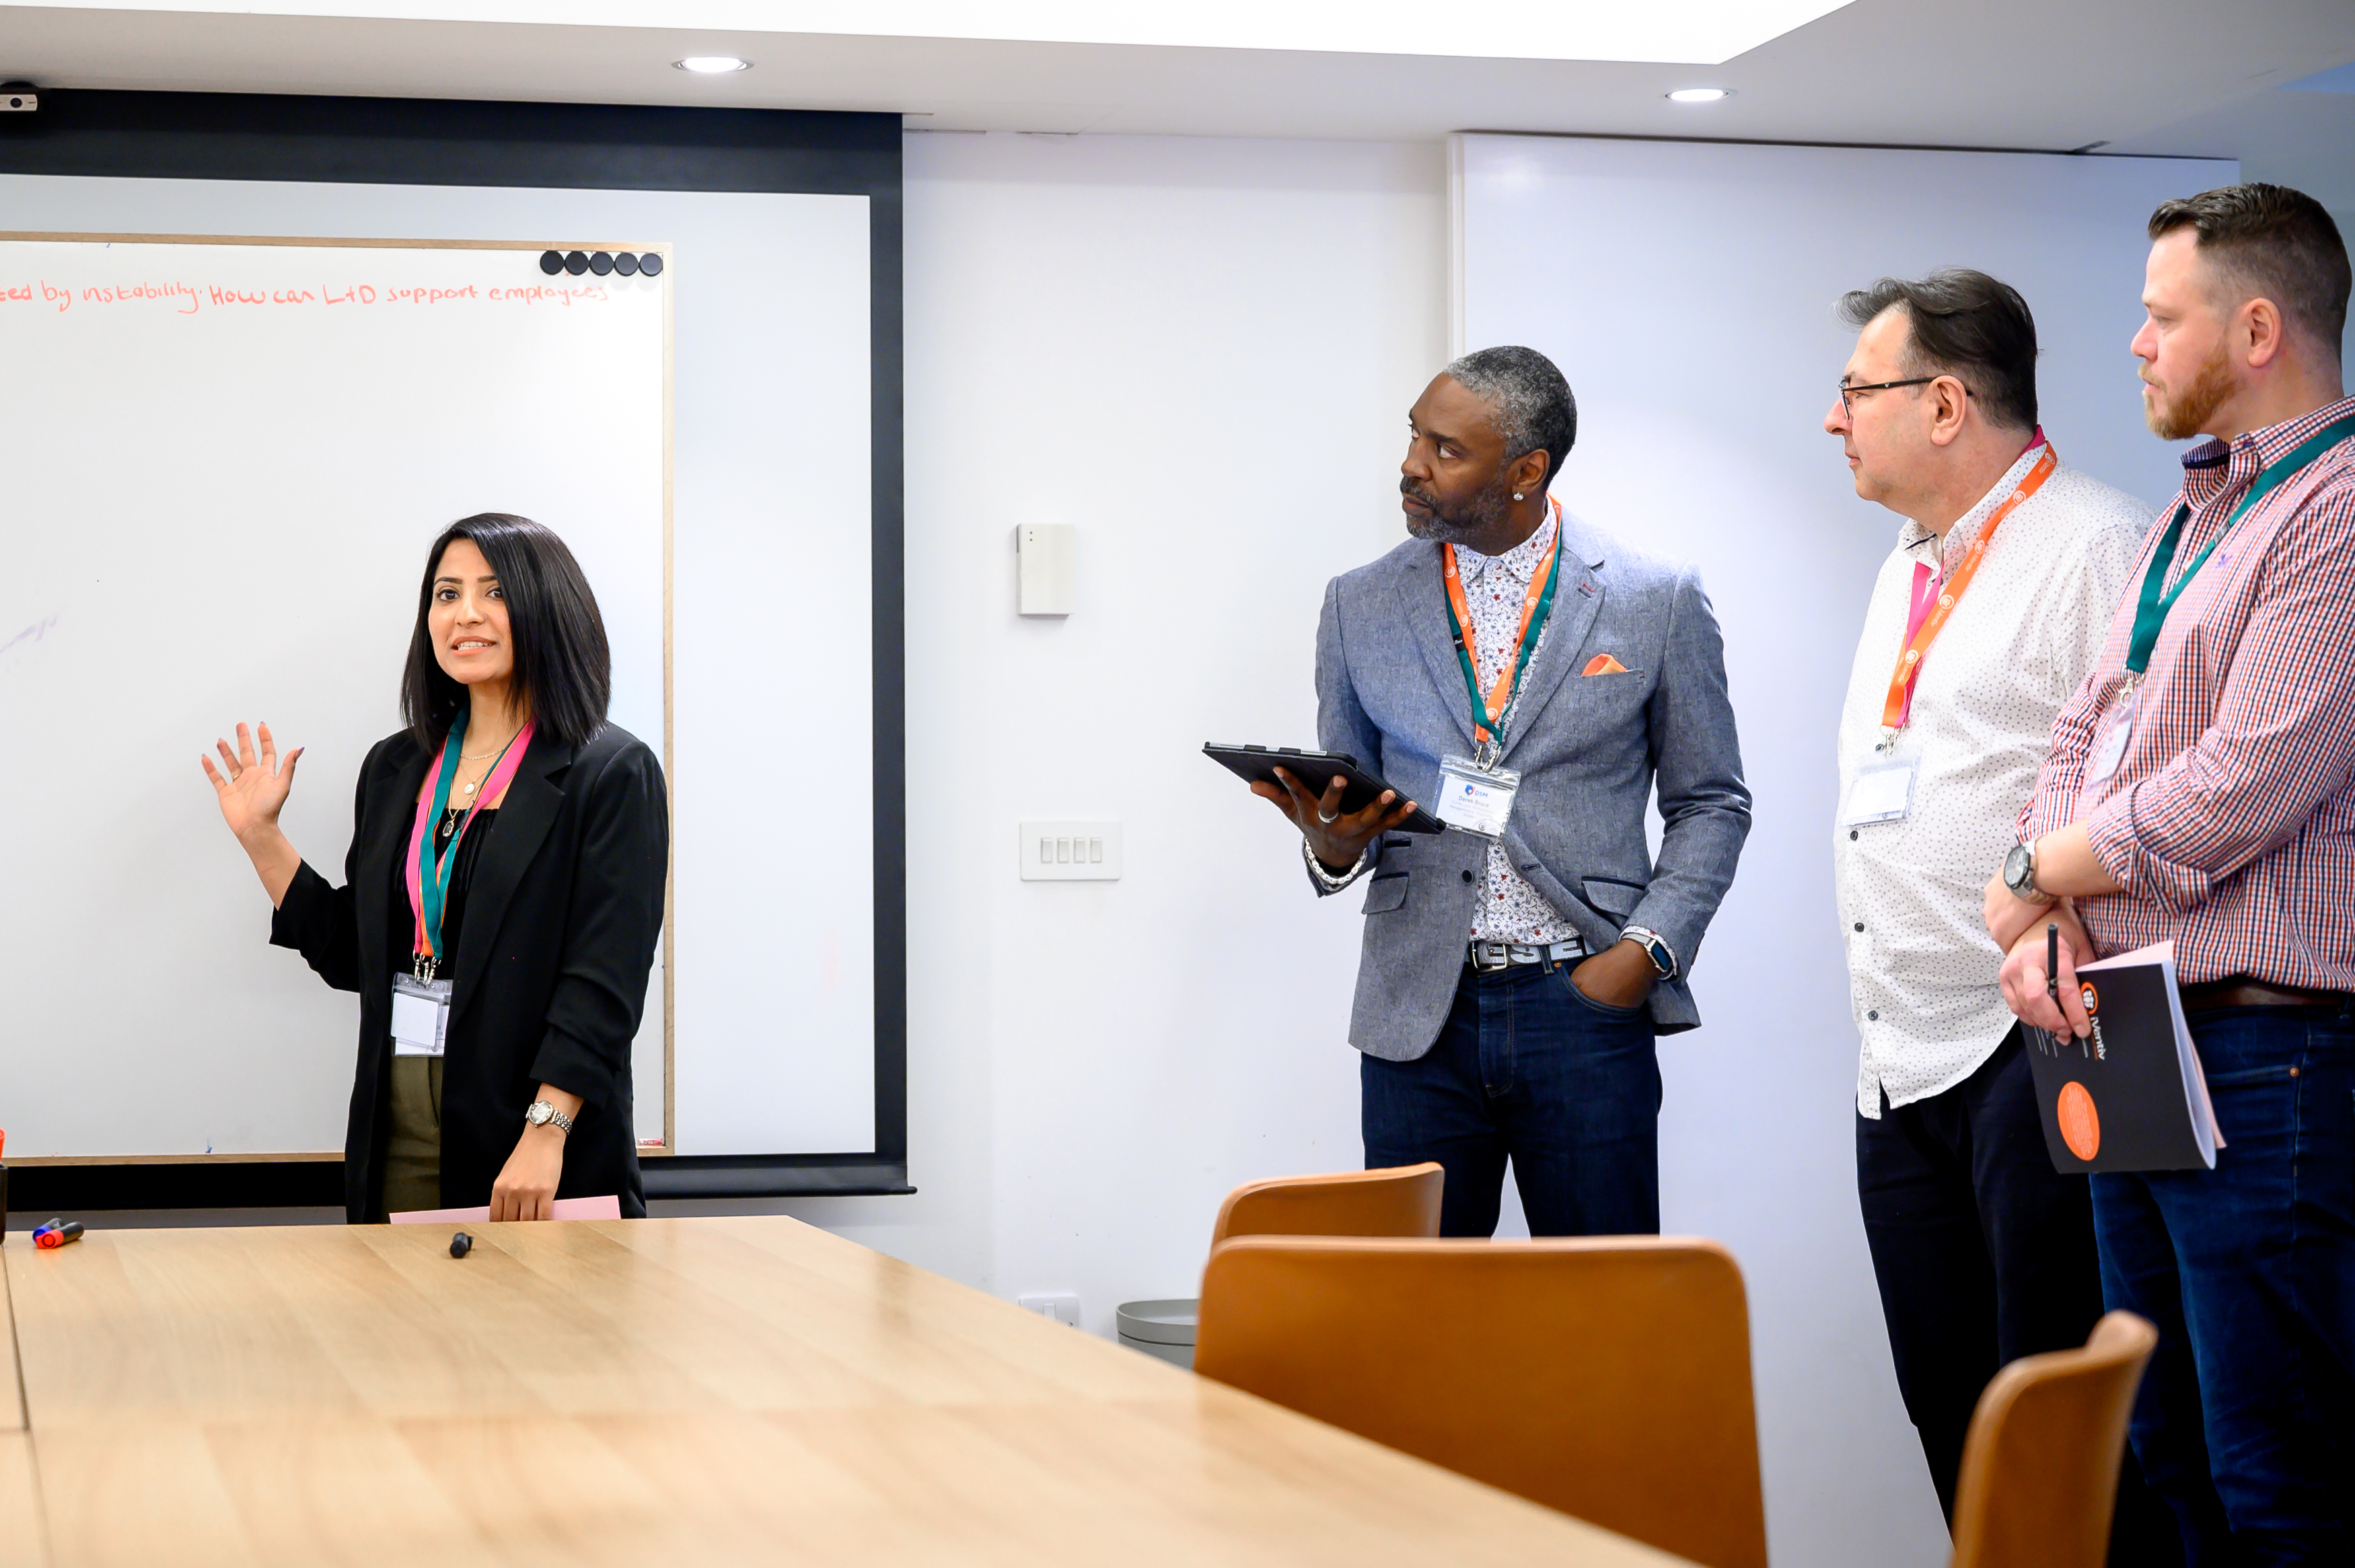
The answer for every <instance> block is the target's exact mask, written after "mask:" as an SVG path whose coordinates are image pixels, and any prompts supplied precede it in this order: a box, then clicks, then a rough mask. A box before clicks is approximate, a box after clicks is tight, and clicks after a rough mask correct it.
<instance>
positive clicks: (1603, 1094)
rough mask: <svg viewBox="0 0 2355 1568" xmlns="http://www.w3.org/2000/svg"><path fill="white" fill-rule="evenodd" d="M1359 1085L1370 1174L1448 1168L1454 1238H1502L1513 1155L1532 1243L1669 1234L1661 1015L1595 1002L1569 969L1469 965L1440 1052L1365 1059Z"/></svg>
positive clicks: (1446, 1210)
mask: <svg viewBox="0 0 2355 1568" xmlns="http://www.w3.org/2000/svg"><path fill="white" fill-rule="evenodd" d="M1359 1088H1360V1094H1361V1101H1360V1104H1361V1117H1362V1124H1363V1127H1364V1131H1365V1139H1366V1168H1367V1169H1368V1170H1369V1171H1370V1170H1378V1169H1380V1168H1382V1167H1384V1166H1391V1165H1412V1164H1416V1163H1418V1162H1420V1161H1422V1160H1437V1161H1439V1163H1440V1164H1441V1165H1443V1166H1444V1167H1446V1170H1447V1182H1446V1186H1445V1187H1444V1189H1443V1190H1442V1193H1441V1198H1440V1211H1439V1228H1440V1234H1443V1235H1451V1236H1486V1235H1493V1234H1496V1230H1497V1204H1498V1202H1500V1201H1501V1200H1502V1198H1503V1196H1504V1185H1505V1162H1506V1160H1508V1159H1509V1160H1511V1161H1512V1166H1513V1181H1514V1184H1515V1185H1516V1186H1517V1187H1518V1188H1519V1190H1520V1194H1521V1209H1522V1211H1523V1212H1524V1213H1526V1214H1527V1215H1528V1216H1529V1234H1531V1235H1540V1236H1582V1235H1634V1234H1646V1235H1652V1234H1658V1232H1659V1229H1660V1159H1659V1147H1660V1140H1659V1116H1660V1064H1659V1058H1658V1056H1657V1054H1655V1053H1654V1051H1653V1047H1652V1021H1651V1017H1650V1014H1649V1013H1648V1012H1646V1010H1645V1009H1643V1008H1631V1007H1606V1006H1604V1004H1603V1003H1601V1002H1598V1001H1589V1000H1588V999H1587V998H1586V996H1585V995H1584V994H1583V993H1582V992H1581V991H1579V990H1578V988H1577V987H1575V986H1573V985H1572V984H1571V983H1570V966H1568V965H1566V964H1553V963H1543V964H1515V965H1513V966H1512V967H1510V968H1509V969H1493V970H1486V971H1483V970H1477V969H1471V968H1469V967H1468V966H1467V967H1466V968H1465V971H1464V977H1463V980H1462V981H1461V983H1460V984H1458V985H1457V987H1456V990H1455V1005H1454V1006H1453V1007H1452V1008H1450V1009H1449V1010H1448V1014H1447V1022H1446V1023H1445V1025H1444V1026H1443V1027H1442V1028H1441V1030H1440V1032H1439V1038H1438V1040H1437V1041H1435V1042H1434V1043H1433V1045H1432V1047H1431V1049H1430V1050H1429V1051H1427V1052H1425V1053H1424V1054H1423V1055H1421V1056H1419V1057H1417V1058H1415V1059H1414V1060H1413V1061H1412V1062H1385V1061H1382V1060H1380V1059H1379V1058H1377V1057H1373V1056H1367V1057H1364V1058H1362V1059H1361V1064H1360V1066H1359Z"/></svg>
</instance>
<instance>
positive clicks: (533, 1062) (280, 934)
mask: <svg viewBox="0 0 2355 1568" xmlns="http://www.w3.org/2000/svg"><path fill="white" fill-rule="evenodd" d="M429 760H430V758H428V756H427V755H426V754H425V753H423V752H421V751H420V750H419V748H418V747H417V744H416V742H415V741H413V740H411V739H410V736H409V735H408V733H407V732H406V731H403V732H402V733H400V734H399V735H395V736H389V738H387V739H385V740H382V741H379V742H378V743H377V745H376V746H375V747H374V748H372V749H371V750H370V751H369V752H368V759H367V760H366V761H365V762H363V763H362V764H361V765H360V778H359V789H358V800H357V802H356V805H355V810H354V811H353V821H354V823H355V824H356V826H355V831H354V832H353V835H352V844H351V849H350V851H349V852H348V853H346V855H345V857H344V885H343V886H341V887H335V886H331V885H328V883H327V880H326V878H325V877H323V876H321V875H320V874H318V872H317V871H316V870H314V868H313V867H312V866H311V865H310V864H309V863H304V865H303V866H302V868H301V869H299V870H298V871H296V873H295V874H294V881H293V885H290V886H289V887H288V888H287V890H286V896H285V897H284V899H283V900H282V901H281V902H280V904H279V906H278V909H277V912H276V914H275V915H274V916H272V920H271V924H270V939H271V940H272V942H273V943H275V944H277V945H278V946H280V947H284V948H296V949H298V950H300V951H301V953H302V954H303V957H304V959H307V960H308V961H309V963H310V965H311V967H312V968H313V969H316V970H317V971H318V972H319V975H320V976H321V978H322V979H324V980H326V982H327V983H328V984H329V985H332V986H334V987H336V989H337V990H339V991H357V992H358V993H359V999H360V1028H359V1043H358V1060H357V1070H356V1072H355V1073H354V1075H353V1080H352V1104H351V1118H350V1121H349V1123H348V1126H347V1128H346V1133H345V1138H344V1208H345V1213H346V1215H347V1216H348V1217H349V1218H350V1219H352V1220H353V1221H354V1222H356V1223H357V1222H358V1221H361V1220H368V1219H381V1218H383V1215H382V1213H381V1212H380V1202H379V1200H380V1192H379V1189H380V1187H381V1184H382V1181H383V1176H384V1151H385V1142H386V1139H387V1134H388V1132H389V1121H388V1111H387V1107H388V1105H389V1100H390V1094H389V1086H390V1079H391V1074H392V1040H391V1036H392V977H393V975H394V974H395V973H399V972H406V971H407V969H408V967H409V954H410V947H411V943H412V939H413V936H414V917H413V916H411V914H410V908H409V895H408V891H407V883H406V877H405V875H404V874H403V872H402V868H401V865H400V860H401V856H402V855H403V854H404V853H406V852H407V850H408V848H409V834H410V828H411V827H412V825H413V824H414V823H415V822H416V820H417V793H418V790H419V789H420V788H421V786H422V785H423V783H424V781H425V769H426V765H427V763H428V761H429ZM492 828H496V831H485V830H486V829H492ZM669 855H670V821H669V805H668V801H667V799H666V794H665V791H664V787H663V776H662V765H661V764H660V763H658V762H657V761H655V755H654V753H653V752H652V751H650V750H648V749H647V748H646V747H645V744H644V743H643V742H641V741H639V740H638V739H636V738H635V737H634V736H632V735H630V734H629V732H628V731H626V730H622V729H616V728H615V727H613V726H612V725H607V726H605V727H604V728H603V729H602V730H600V731H599V732H598V733H597V734H596V735H595V736H592V737H591V739H590V740H589V741H588V742H587V743H586V744H585V745H583V746H581V747H570V746H563V745H560V744H558V743H557V742H554V741H550V740H545V739H539V738H535V739H534V740H533V741H532V744H531V749H530V751H529V752H527V754H526V755H525V757H524V759H523V765H522V767H521V768H518V769H517V772H516V776H515V779H514V782H513V783H511V784H509V785H508V787H507V792H506V799H505V800H502V801H501V802H500V807H499V811H498V815H497V819H496V822H495V823H494V822H490V821H476V822H475V824H474V826H473V827H471V828H469V829H467V830H466V836H465V838H464V841H463V842H460V844H459V846H458V856H459V861H460V863H459V864H458V865H457V866H455V867H453V876H452V881H453V884H454V885H453V888H452V892H451V907H450V908H449V910H448V911H447V913H446V914H445V916H444V917H443V931H442V938H443V944H444V947H445V948H446V949H447V954H448V956H447V958H446V959H444V960H443V962H442V966H441V969H440V973H441V976H442V978H443V979H445V980H449V981H450V982H451V1008H450V1024H449V1031H448V1033H447V1035H446V1036H445V1041H446V1044H445V1050H444V1054H443V1057H442V1204H443V1205H444V1206H446V1207H450V1208H459V1207H466V1208H472V1207H475V1206H478V1205H480V1204H484V1203H487V1202H490V1201H491V1183H492V1182H493V1181H496V1180H497V1178H498V1173H499V1170H500V1168H501V1167H502V1166H504V1165H505V1164H506V1160H507V1156H509V1155H510V1154H512V1153H514V1152H515V1146H516V1139H517V1138H519V1137H521V1136H522V1134H523V1126H524V1121H523V1113H524V1107H527V1106H528V1105H530V1104H531V1102H532V1100H533V1099H534V1098H535V1097H537V1096H538V1091H539V1086H540V1085H542V1084H553V1085H554V1086H557V1087H558V1088H559V1089H564V1090H566V1091H568V1092H570V1093H571V1094H576V1095H579V1096H580V1097H581V1100H582V1102H583V1103H582V1106H581V1114H580V1116H579V1117H578V1118H576V1119H575V1121H574V1125H573V1128H572V1131H571V1132H570V1133H569V1134H568V1135H567V1136H566V1138H565V1140H564V1174H563V1176H562V1178H561V1179H560V1180H559V1182H558V1184H557V1189H556V1195H557V1196H558V1197H559V1198H586V1197H594V1196H596V1195H598V1194H600V1193H605V1192H612V1193H614V1194H616V1195H617V1196H619V1198H620V1199H621V1202H622V1213H624V1214H632V1215H637V1214H644V1213H645V1189H644V1187H643V1185H642V1184H641V1182H640V1181H639V1177H638V1153H637V1134H636V1130H635V1125H634V1118H633V1115H632V1111H633V1107H632V1097H631V1089H630V1046H631V1043H632V1042H633V1041H634V1039H635V1038H636V1036H637V1033H638V1022H639V1019H640V1017H641V1016H642V1015H643V1013H644V1012H645V1000H646V980H647V977H648V975H649V974H650V973H651V971H652V969H653V968H654V958H655V940H656V938H658V937H659V936H660V934H661V931H662V916H663V886H664V882H665V878H666V874H667V869H668V863H669ZM362 888H365V889H367V890H368V894H367V896H365V897H359V896H356V895H355V890H357V889H362ZM460 888H463V889H464V901H463V906H462V905H461V900H460V893H459V889H460ZM462 913H463V923H462V918H461V916H462Z"/></svg>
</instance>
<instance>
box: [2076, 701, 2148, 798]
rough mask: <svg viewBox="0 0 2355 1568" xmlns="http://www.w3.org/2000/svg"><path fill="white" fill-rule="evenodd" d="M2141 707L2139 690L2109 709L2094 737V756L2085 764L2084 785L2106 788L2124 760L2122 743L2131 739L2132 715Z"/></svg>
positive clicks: (2132, 731)
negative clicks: (2102, 785) (2097, 785)
mask: <svg viewBox="0 0 2355 1568" xmlns="http://www.w3.org/2000/svg"><path fill="white" fill-rule="evenodd" d="M2141 705H2142V694H2141V692H2140V691H2139V690H2136V691H2130V692H2128V693H2127V694H2126V701H2125V702H2122V703H2120V704H2118V705H2116V706H2115V707H2114V708H2112V709H2111V710H2110V711H2109V712H2108V713H2107V714H2105V715H2103V718H2102V730H2101V733H2100V734H2099V735H2097V736H2094V755H2093V756H2092V757H2090V758H2086V760H2085V782H2086V783H2088V784H2106V783H2108V782H2109V781H2110V778H2111V776H2112V775H2113V774H2115V773H2116V772H2117V770H2118V764H2119V763H2121V762H2124V761H2125V760H2126V742H2127V741H2129V740H2131V739H2133V738H2134V723H2135V711H2136V710H2137V708H2139V707H2140V706H2141Z"/></svg>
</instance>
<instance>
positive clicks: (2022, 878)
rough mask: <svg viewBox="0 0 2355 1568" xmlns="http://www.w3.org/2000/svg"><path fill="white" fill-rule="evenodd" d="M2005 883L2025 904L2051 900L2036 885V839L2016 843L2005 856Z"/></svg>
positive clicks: (2014, 895)
mask: <svg viewBox="0 0 2355 1568" xmlns="http://www.w3.org/2000/svg"><path fill="white" fill-rule="evenodd" d="M2003 885H2005V886H2006V887H2008V888H2009V889H2011V895H2012V896H2013V897H2014V898H2017V899H2019V900H2020V901H2021V902H2022V903H2025V904H2043V903H2047V902H2049V900H2048V899H2046V897H2045V896H2044V893H2043V890H2042V889H2041V888H2040V887H2038V886H2037V885H2036V841H2035V840H2033V839H2030V840H2029V841H2028V842H2026V843H2019V844H2014V845H2012V846H2011V852H2010V853H2009V854H2006V855H2005V856H2004V857H2003Z"/></svg>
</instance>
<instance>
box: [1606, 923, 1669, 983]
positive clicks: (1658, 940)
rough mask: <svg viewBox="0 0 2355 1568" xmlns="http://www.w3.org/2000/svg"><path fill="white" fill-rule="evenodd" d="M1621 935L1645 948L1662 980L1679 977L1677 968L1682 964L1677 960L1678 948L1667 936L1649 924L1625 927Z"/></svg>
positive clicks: (1654, 969) (1653, 967)
mask: <svg viewBox="0 0 2355 1568" xmlns="http://www.w3.org/2000/svg"><path fill="white" fill-rule="evenodd" d="M1619 935H1620V936H1621V938H1624V939H1625V940H1627V941H1631V942H1634V943H1636V945H1638V946H1639V947H1641V948H1643V949H1644V952H1645V955H1646V957H1648V958H1649V959H1651V960H1652V969H1653V971H1654V972H1655V973H1657V975H1658V976H1659V977H1660V978H1661V979H1662V980H1674V979H1676V978H1677V970H1678V969H1679V968H1681V967H1682V966H1681V965H1680V964H1679V963H1678V960H1677V950H1676V949H1675V948H1671V947H1670V946H1668V938H1666V937H1663V936H1661V935H1660V934H1659V933H1658V932H1657V931H1655V930H1653V929H1652V928H1651V927H1649V926H1629V927H1625V928H1623V929H1622V930H1621V931H1620V933H1619Z"/></svg>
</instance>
